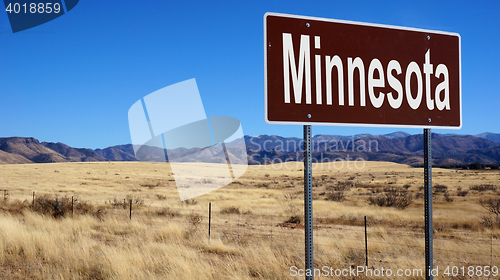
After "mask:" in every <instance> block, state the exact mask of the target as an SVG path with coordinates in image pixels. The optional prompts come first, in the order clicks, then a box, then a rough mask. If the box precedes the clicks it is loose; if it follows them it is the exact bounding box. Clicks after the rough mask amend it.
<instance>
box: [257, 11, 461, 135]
mask: <svg viewBox="0 0 500 280" xmlns="http://www.w3.org/2000/svg"><path fill="white" fill-rule="evenodd" d="M267 16H279V17H286V18H297V19H310V20H317V21H327V22H336V23H344V24H353V25H363V26H371V27H381V28H389V29H398V30H405V31H417V32H424V33H431V34H444V35H451V36H457V37H458V60H459V62H458V65H459V66H458V67H459V69H458V73H459V79H460V80H459V97H458V98H459V104H460V105H459V106H460V125H459V126H433V125H400V124H364V123H324V122H282V121H270V120H268V113H267V32H266V31H267V25H266V19H267ZM264 119H265V121H266V123H268V124H287V125H321V126H357V127H398V128H436V129H461V128H462V37H460V34H458V33H455V32H446V31H437V30H428V29H420V28H413V27H403V26H394V25H386V24H376V23H366V22H356V21H349V20H339V19H328V18H317V17H308V16H298V15H290V14H281V13H273V12H267V13H265V14H264Z"/></svg>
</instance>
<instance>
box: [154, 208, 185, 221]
mask: <svg viewBox="0 0 500 280" xmlns="http://www.w3.org/2000/svg"><path fill="white" fill-rule="evenodd" d="M156 215H158V216H165V217H170V218H174V217H178V216H180V213H179V210H173V209H170V207H168V206H167V207H165V208H162V209H160V210H157V211H156Z"/></svg>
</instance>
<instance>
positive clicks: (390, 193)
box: [368, 188, 413, 209]
mask: <svg viewBox="0 0 500 280" xmlns="http://www.w3.org/2000/svg"><path fill="white" fill-rule="evenodd" d="M412 201H413V198H412V195H411V193H408V191H407V190H405V189H398V188H386V189H384V193H382V194H380V195H378V196H376V197H369V198H368V203H369V204H370V205H378V206H381V207H395V208H397V209H405V208H406V207H408V206H409V205H410V204H411V203H412Z"/></svg>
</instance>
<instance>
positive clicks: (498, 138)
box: [476, 132, 500, 143]
mask: <svg viewBox="0 0 500 280" xmlns="http://www.w3.org/2000/svg"><path fill="white" fill-rule="evenodd" d="M476 137H479V138H486V139H488V140H491V141H493V142H496V143H500V133H491V132H485V133H481V134H478V135H476Z"/></svg>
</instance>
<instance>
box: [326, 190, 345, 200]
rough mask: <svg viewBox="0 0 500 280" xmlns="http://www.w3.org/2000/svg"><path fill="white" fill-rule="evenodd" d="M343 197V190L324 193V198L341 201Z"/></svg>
mask: <svg viewBox="0 0 500 280" xmlns="http://www.w3.org/2000/svg"><path fill="white" fill-rule="evenodd" d="M344 199H345V192H343V191H333V192H329V193H327V194H326V200H331V201H337V202H342V201H344Z"/></svg>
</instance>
